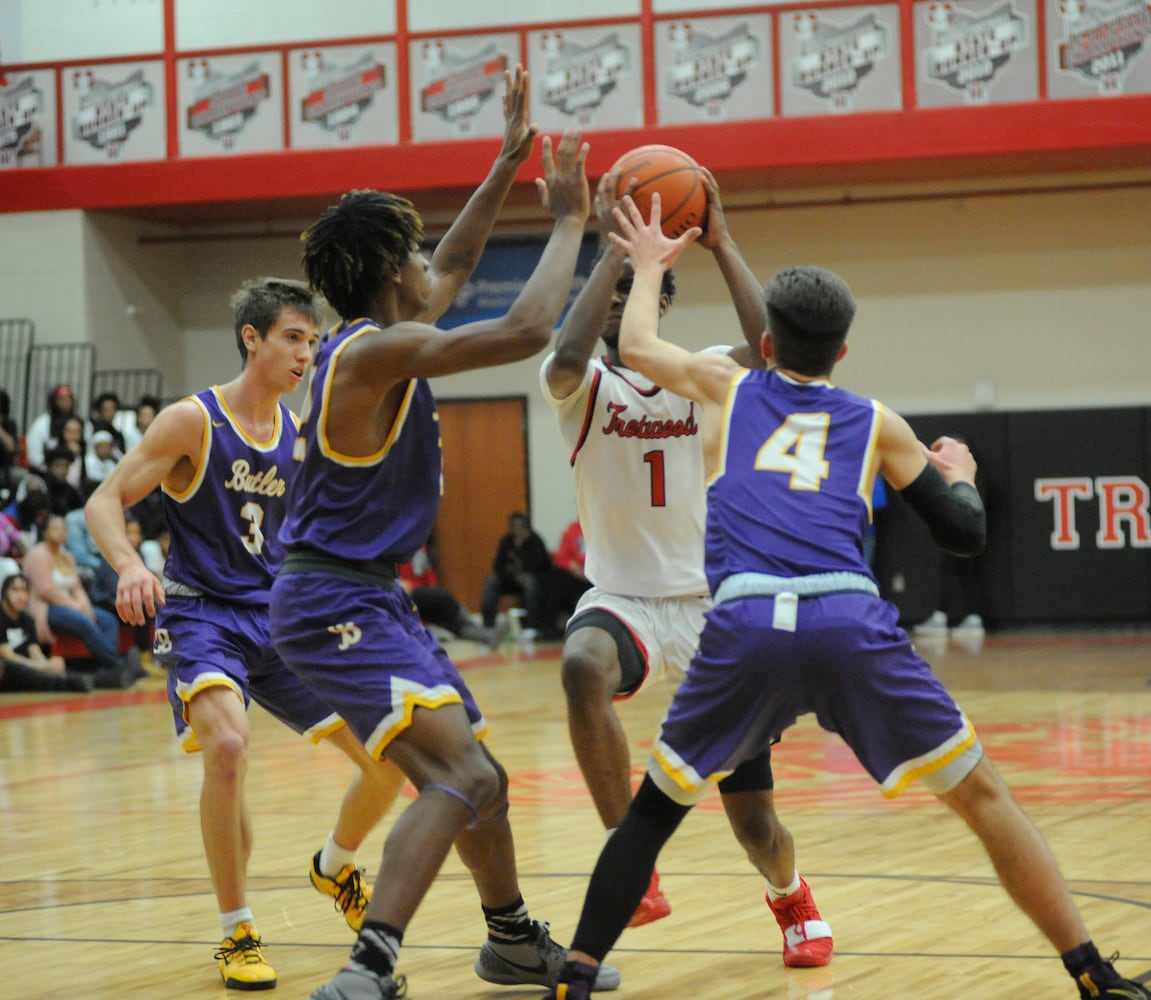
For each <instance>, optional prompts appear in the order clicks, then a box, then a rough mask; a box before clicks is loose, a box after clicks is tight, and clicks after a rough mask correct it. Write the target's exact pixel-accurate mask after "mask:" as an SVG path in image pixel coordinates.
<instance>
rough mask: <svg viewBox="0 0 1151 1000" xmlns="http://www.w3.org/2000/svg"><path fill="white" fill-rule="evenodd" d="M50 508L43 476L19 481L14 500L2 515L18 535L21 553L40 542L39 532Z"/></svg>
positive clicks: (32, 476)
mask: <svg viewBox="0 0 1151 1000" xmlns="http://www.w3.org/2000/svg"><path fill="white" fill-rule="evenodd" d="M51 506H52V504H51V501H50V500H49V499H48V487H47V486H46V485H45V484H44V478H43V476H34V475H28V476H25V477H24V478H23V479H22V480H21V481H20V485H19V486H17V487H16V499H15V500H13V501H12V503H10V504H9V505H8V506H7V507H5V508H4V513H5V515H7V517H9V518H10V519H11V521H12V523H13V524H15V525H16V530H17V531H18V532H19V533H20V546H21V549H22V550H23V552H27V551H28V550H29V549H30V548H32V546H33V545H35V544H36V543H37V542H38V541H40V531H41V529H42V528H43V527H44V522H45V521H46V520H47V519H48V514H49V511H50V508H51Z"/></svg>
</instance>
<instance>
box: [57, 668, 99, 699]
mask: <svg viewBox="0 0 1151 1000" xmlns="http://www.w3.org/2000/svg"><path fill="white" fill-rule="evenodd" d="M95 686H96V681H95V680H93V678H92V677H91V676H90V675H89V674H74V673H70V672H68V673H65V674H64V676H63V677H61V678H60V690H61V691H79V692H81V693H82V694H90V693H91V691H92V689H93V688H94V687H95Z"/></svg>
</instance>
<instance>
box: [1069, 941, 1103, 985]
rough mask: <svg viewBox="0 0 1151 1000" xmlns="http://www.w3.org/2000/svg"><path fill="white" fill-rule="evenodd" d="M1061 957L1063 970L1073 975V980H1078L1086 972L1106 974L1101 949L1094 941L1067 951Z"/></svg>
mask: <svg viewBox="0 0 1151 1000" xmlns="http://www.w3.org/2000/svg"><path fill="white" fill-rule="evenodd" d="M1059 957H1060V958H1062V959H1063V968H1065V969H1066V970H1067V971H1068V972H1069V973H1070V974H1071V978H1072V979H1078V978H1079V977H1080V976H1081V975H1083V973H1085V972H1093V973H1096V974H1097V973H1099V972H1105V966H1104V962H1103V957H1102V956H1101V955H1100V954H1099V949H1098V948H1096V947H1095V942H1094V941H1088V942H1086V943H1085V944H1081V945H1079V947H1077V948H1072V949H1071V950H1070V951H1065V952H1064V953H1063V954H1062V955H1060V956H1059Z"/></svg>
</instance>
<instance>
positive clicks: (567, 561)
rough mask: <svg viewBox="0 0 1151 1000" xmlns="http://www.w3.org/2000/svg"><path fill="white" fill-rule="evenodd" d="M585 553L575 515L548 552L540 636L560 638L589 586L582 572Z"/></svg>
mask: <svg viewBox="0 0 1151 1000" xmlns="http://www.w3.org/2000/svg"><path fill="white" fill-rule="evenodd" d="M586 557H587V550H586V548H585V546H584V540H583V528H582V527H581V526H580V523H579V519H578V518H577V519H576V520H574V521H572V522H571V524H569V525H568V526H567V527H566V528H564V533H563V534H562V535H561V536H560V543H559V545H558V546H557V547H556V550H555V552H553V553H552V563H553V566H552V569H551V572H550V573H549V574H548V576H547V578H546V580H545V583H544V602H545V607H546V614H545V620H544V626H543V630H542V632H541V634H540V638H542V639H562V638H563V633H564V626H565V625H566V624H567V620H568V619H569V618H570V617H571V615H572V612H573V611H575V607H576V604H578V603H579V599H580V598H581V597H582V596H583V594H584V591H586V590H587V589H588V588H589V587H590V586H591V581H590V580H589V579H588V578H587V575H586V574H585V573H584V560H585V559H586Z"/></svg>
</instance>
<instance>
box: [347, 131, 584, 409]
mask: <svg viewBox="0 0 1151 1000" xmlns="http://www.w3.org/2000/svg"><path fill="white" fill-rule="evenodd" d="M587 153H588V148H587V145H586V144H584V143H583V141H582V137H581V134H580V132H579V130H578V129H568V130H567V131H565V132H564V134H563V138H561V139H560V142H559V145H558V147H557V148H556V151H555V155H554V156H553V153H552V142H551V139H550V138H545V139H544V142H543V167H544V177H543V179H541V180H539V181H537V184H539V186H540V191H541V193H542V198H543V202H544V207H545V208H546V209H547V210H548V212H549V213H550V214H551V215H552V217H553V219H554V220H555V225H554V227H553V228H552V232H551V236H550V237H549V238H548V242H547V245H546V246H545V247H544V250H543V253H542V255H541V256H540V259H539V262H538V263H537V264H536V267H535V270H533V271H532V273H531V275H530V277H529V278H528V280H527V282H526V283H525V284H524V287H523V288H522V289H521V290H520V294H519V295H518V296H517V297H516V300H515V301H514V302H513V303H512V305H511V307H510V308H509V309H508V311H507V313H506V314H505V315H503V316H500V317H497V318H495V319H489V320H480V321H477V322H475V323H465V324H464V325H462V326H458V327H455V328H454V329H451V330H437V329H436V328H435V327H430V326H428V325H427V324H425V323H417V322H404V323H396V324H394V325H393V326H390V327H388V330H387V336H385V337H373V338H369V339H366V340H365V341H362V342H360V343H357V344H354V345H351V346H349V347H348V350H347V353H346V354H345V357H355V358H356V360H357V365H356V367H357V370H358V371H359V372H360V373H361V375H360V378H361V380H362V381H364V383H365V384H370V385H371V386H372V390H371V391H373V392H380V391H383V392H386V391H387V390H388V389H389V388H390V386H392V385H394V384H395V383H396V382H399V381H402V380H404V379H409V378H435V377H437V376H440V375H452V374H454V373H456V372H462V371H470V370H471V369H473V368H486V367H490V366H492V365H502V364H507V363H508V362H511V361H520V360H522V359H523V358H527V357H530V356H531V355H533V354H535V353H537V352H538V351H540V350H542V349H543V348H544V347H546V346H547V344H548V342H549V341H550V340H551V335H552V331H553V330H554V329H555V324H556V320H557V319H559V314H560V312H561V311H562V309H563V307H564V303H565V302H567V297H568V292H569V291H570V290H571V283H572V277H573V276H574V274H575V265H576V259H577V257H578V256H579V248H580V243H581V241H582V240H583V234H584V224H585V223H586V221H587V216H588V210H589V205H590V201H591V196H590V194H589V193H588V183H587V176H586V175H585V173H584V165H585V163H586V161H587Z"/></svg>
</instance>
